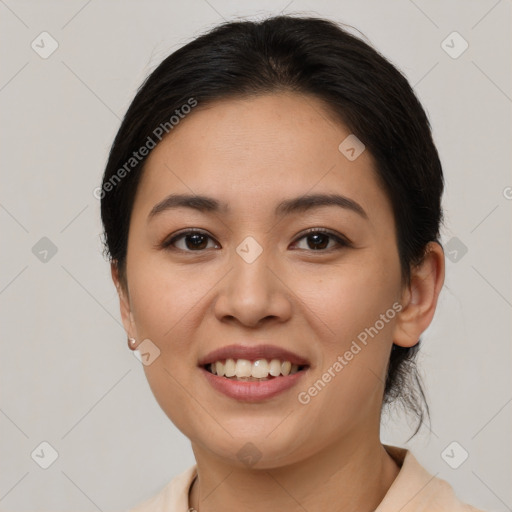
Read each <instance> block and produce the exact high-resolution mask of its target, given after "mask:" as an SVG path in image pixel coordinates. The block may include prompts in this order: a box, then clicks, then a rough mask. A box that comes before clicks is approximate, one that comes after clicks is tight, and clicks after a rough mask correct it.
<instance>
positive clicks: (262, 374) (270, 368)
mask: <svg viewBox="0 0 512 512" xmlns="http://www.w3.org/2000/svg"><path fill="white" fill-rule="evenodd" d="M210 369H211V372H212V373H213V374H214V375H219V376H221V377H224V376H225V377H237V378H243V377H254V378H256V379H264V378H266V377H268V376H269V375H271V376H272V377H279V375H285V376H286V375H290V374H294V373H297V372H298V371H299V366H298V365H296V364H292V363H290V361H280V360H279V359H272V360H271V361H270V362H268V361H267V360H266V359H258V360H256V361H249V360H248V359H236V360H235V359H226V360H225V361H216V362H215V363H212V364H211V366H210Z"/></svg>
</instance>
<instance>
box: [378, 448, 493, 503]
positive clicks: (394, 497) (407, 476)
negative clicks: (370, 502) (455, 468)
mask: <svg viewBox="0 0 512 512" xmlns="http://www.w3.org/2000/svg"><path fill="white" fill-rule="evenodd" d="M385 448H386V450H387V451H388V453H389V454H390V455H391V457H393V459H395V461H396V462H397V464H398V465H399V466H400V467H401V469H400V472H399V473H398V476H397V477H396V479H395V481H394V482H393V484H392V485H391V487H390V488H389V490H388V492H387V493H386V495H385V497H384V499H383V500H382V502H381V504H380V505H379V506H378V507H377V509H376V510H375V512H392V511H393V512H396V510H400V511H401V512H427V511H428V512H484V511H481V510H479V509H476V508H475V507H472V506H471V505H468V504H467V503H463V502H462V501H460V500H459V499H458V497H457V496H456V494H455V492H454V490H453V488H452V486H451V485H450V484H449V483H448V482H447V481H445V480H443V479H441V478H438V477H437V473H436V474H435V475H432V474H431V473H429V472H428V471H427V470H426V469H425V468H424V467H423V466H422V465H421V464H420V463H419V462H418V461H417V460H416V458H415V457H414V455H413V454H412V453H411V452H410V451H408V450H406V449H403V448H398V447H395V446H385Z"/></svg>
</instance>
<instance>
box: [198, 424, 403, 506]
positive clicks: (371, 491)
mask: <svg viewBox="0 0 512 512" xmlns="http://www.w3.org/2000/svg"><path fill="white" fill-rule="evenodd" d="M365 434H366V435H368V434H369V433H368V432H366V433H365ZM358 437H359V439H358V440H357V441H359V442H354V441H356V440H354V439H352V440H347V439H346V438H345V439H343V440H341V441H340V442H338V443H337V444H336V445H335V446H332V445H329V446H328V447H327V448H326V449H325V450H323V451H320V452H318V453H316V454H315V455H313V456H311V457H308V458H307V459H305V460H301V461H300V462H297V463H294V464H290V465H288V466H285V467H279V468H272V469H253V468H240V467H239V466H235V465H231V464H229V463H226V462H224V461H220V460H219V459H216V458H212V457H211V455H208V454H206V453H205V452H202V450H200V449H198V447H196V446H193V449H194V453H195V455H196V461H197V475H198V476H197V478H196V480H195V481H194V485H193V486H192V489H191V492H190V497H189V499H190V504H191V506H192V507H193V508H195V509H196V510H197V511H198V512H213V511H219V510H245V511H248V512H260V511H268V510H279V509H281V510H287V511H290V512H304V510H307V511H308V512H320V511H322V512H323V511H325V510H332V509H333V504H336V506H335V509H336V510H340V511H343V510H358V511H361V512H363V511H373V510H375V509H376V508H377V506H378V505H379V503H380V502H381V501H382V499H383V498H384V496H385V494H386V492H387V491H388V489H389V487H390V486H391V484H392V483H393V481H394V479H395V478H396V476H397V475H398V472H399V470H400V469H399V467H398V466H397V465H396V463H395V461H394V460H393V459H392V458H391V457H390V456H389V454H388V453H387V452H386V450H385V449H384V447H383V445H382V444H381V442H380V439H379V438H378V436H377V438H376V439H375V440H374V442H372V443H369V442H368V437H366V439H365V436H364V435H363V436H361V435H360V436H358Z"/></svg>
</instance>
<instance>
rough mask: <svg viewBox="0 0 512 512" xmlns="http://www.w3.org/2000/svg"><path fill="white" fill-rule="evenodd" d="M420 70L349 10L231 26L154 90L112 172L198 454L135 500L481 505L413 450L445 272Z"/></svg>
mask: <svg viewBox="0 0 512 512" xmlns="http://www.w3.org/2000/svg"><path fill="white" fill-rule="evenodd" d="M442 192H443V176H442V168H441V164H440V162H439V158H438V154H437V150H436V148H435V146H434V143H433V141H432V136H431V132H430V127H429V123H428V120H427V118H426V115H425V112H424V110H423V109H422V107H421V105H420V104H419V102H418V100H417V99H416V97H415V95H414V93H413V91H412V89H411V87H410V86H409V84H408V82H407V80H406V79H405V78H404V77H403V76H402V75H401V73H400V72H399V71H398V70H397V69H395V68H394V67H393V66H392V65H391V64H390V63H389V62H388V61H386V60H385V59H384V58H383V57H382V56H380V55H379V54H378V53H377V52H376V51H375V50H374V49H372V48H371V47H370V46H368V45H367V44H366V43H364V42H363V41H361V40H360V39H358V38H356V37H354V36H352V35H350V34H349V33H347V32H345V31H344V30H343V29H341V28H340V27H338V26H337V25H335V24H334V23H332V22H329V21H327V20H322V19H315V18H295V17H288V16H279V17H274V18H270V19H267V20H264V21H262V22H249V21H238V22H231V23H226V24H224V25H221V26H219V27H217V28H215V29H214V30H212V31H211V32H209V33H207V34H205V35H203V36H201V37H199V38H197V39H195V40H194V41H192V42H191V43H189V44H187V45H186V46H184V47H183V48H181V49H179V50H178V51H176V52H174V53H173V54H172V55H170V56H169V57H167V58H166V59H165V60H164V61H163V62H162V63H161V64H160V65H159V66H158V67H157V69H156V70H155V71H154V72H153V73H152V74H151V75H150V76H149V78H148V79H147V80H146V82H145V83H144V84H143V86H142V87H141V88H140V90H139V91H138V93H137V95H136V97H135V99H134V100H133V102H132V104H131V106H130V107H129V109H128V112H127V114H126V116H125V118H124V120H123V123H122V125H121V127H120V129H119V132H118V134H117V136H116V139H115V141H114V144H113V146H112V149H111V153H110V156H109V161H108V164H107V167H106V171H105V175H104V179H103V185H102V188H101V193H100V196H101V200H102V202H101V213H102V220H103V224H104V228H105V247H106V251H107V254H108V255H109V257H110V259H111V269H112V278H113V280H114V283H115V285H116V287H117V289H118V293H119V298H120V307H121V315H122V319H123V323H124V326H125V329H126V332H127V335H128V343H129V347H130V348H131V349H133V350H138V351H139V353H140V358H141V360H142V362H143V363H144V370H145V373H146V376H147V379H148V381H149V384H150V386H151V389H152V391H153V393H154V395H155V397H156V400H157V401H158V403H159V404H160V406H161V408H162V409H163V411H164V412H165V413H166V414H167V415H168V417H169V418H170V420H171V421H172V422H173V423H174V424H175V425H176V426H177V427H178V428H179V429H180V430H181V431H182V432H183V433H184V434H185V435H186V436H187V437H188V438H189V439H190V441H191V444H192V449H193V452H194V455H195V458H196V462H197V464H196V466H194V467H193V468H190V469H189V470H187V471H186V472H185V473H183V474H182V475H180V476H179V477H177V478H175V479H174V480H173V481H172V482H170V483H169V484H168V485H167V486H166V487H165V488H164V489H162V491H161V492H160V493H159V494H158V495H157V496H155V497H153V498H152V499H150V500H148V501H146V502H144V503H143V504H140V505H139V507H137V508H136V509H134V510H136V511H149V510H152V511H153V510H155V511H156V510H162V511H163V510H169V511H171V510H172V511H183V512H185V511H186V510H196V511H198V512H208V511H219V510H228V511H230V510H247V511H260V510H261V511H263V510H265V511H267V510H287V511H295V510H297V511H298V510H307V511H309V512H315V511H319V510H340V511H342V510H358V511H366V510H367V511H370V510H378V511H379V512H384V511H391V510H393V511H397V510H401V511H403V512H407V511H418V510H446V511H448V510H449V511H450V512H455V511H457V510H475V509H474V508H472V507H469V506H468V505H464V504H463V503H461V502H460V501H459V500H458V499H457V498H456V496H455V495H454V492H453V490H452V489H451V487H450V486H449V485H448V484H447V483H446V482H444V481H442V480H440V479H438V478H434V477H432V475H430V474H428V473H427V471H426V470H425V469H423V468H422V467H421V466H420V465H419V464H418V462H417V461H416V459H415V458H414V456H413V455H412V454H411V453H410V452H409V451H407V450H404V449H400V448H397V447H392V446H387V445H383V444H382V443H381V441H380V436H379V430H380V417H381V410H382V407H383V405H385V404H387V403H390V402H392V401H396V400H401V401H403V402H404V403H405V404H406V405H407V406H409V408H410V409H411V411H412V412H414V413H415V414H416V415H417V417H418V429H419V427H420V426H421V423H422V421H423V416H424V410H425V409H426V411H427V412H428V408H427V407H425V405H426V404H423V399H424V397H423V392H422V390H421V385H420V383H419V379H418V376H417V373H416V370H415V364H414V362H415V356H416V354H417V351H418V348H419V343H420V335H421V334H422V332H423V331H425V329H426V328H427V327H428V325H429V324H430V322H431V321H432V318H433V315H434V312H435V308H436V304H437V299H438V296H439V293H440V290H441V288H442V285H443V281H444V255H443V250H442V247H441V246H440V243H439V227H440V222H441V219H442V210H441V196H442Z"/></svg>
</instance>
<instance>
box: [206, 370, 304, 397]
mask: <svg viewBox="0 0 512 512" xmlns="http://www.w3.org/2000/svg"><path fill="white" fill-rule="evenodd" d="M199 369H200V370H201V372H202V373H203V375H204V376H205V377H206V380H207V381H208V382H209V383H210V384H211V385H212V387H213V388H214V389H216V390H217V391H220V392H221V393H222V394H224V395H226V396H228V397H229V398H234V399H235V400H239V401H241V402H260V401H262V400H267V399H269V398H273V397H274V396H277V395H279V394H280V393H283V392H284V391H286V390H288V389H290V388H292V387H293V386H295V384H297V382H298V381H299V380H300V379H301V378H302V375H303V374H304V373H305V372H306V370H301V371H298V372H297V373H294V374H293V375H286V376H281V377H275V378H273V379H269V380H262V381H259V382H257V381H242V380H233V379H226V378H225V377H220V376H218V375H214V374H213V373H210V372H209V371H208V370H206V369H204V368H202V367H201V368H199Z"/></svg>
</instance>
